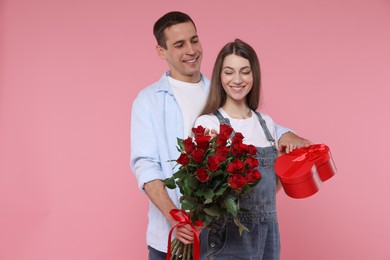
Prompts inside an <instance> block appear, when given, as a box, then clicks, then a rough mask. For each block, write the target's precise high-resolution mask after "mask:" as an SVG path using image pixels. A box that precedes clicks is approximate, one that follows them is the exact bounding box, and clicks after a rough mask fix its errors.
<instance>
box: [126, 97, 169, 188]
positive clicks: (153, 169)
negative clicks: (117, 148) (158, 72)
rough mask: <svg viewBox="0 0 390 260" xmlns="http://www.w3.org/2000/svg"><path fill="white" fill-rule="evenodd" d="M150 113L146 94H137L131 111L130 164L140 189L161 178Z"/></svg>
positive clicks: (155, 138)
mask: <svg viewBox="0 0 390 260" xmlns="http://www.w3.org/2000/svg"><path fill="white" fill-rule="evenodd" d="M151 113H152V109H151V106H150V102H149V100H148V98H147V96H145V95H144V96H142V95H139V96H138V97H137V98H136V99H135V100H134V103H133V106H132V111H131V130H130V147H131V151H130V166H131V169H132V172H133V174H134V175H135V177H136V179H137V182H138V187H139V188H140V189H141V190H143V188H144V184H145V183H147V182H149V181H152V180H155V179H163V173H162V168H161V162H160V159H159V156H158V147H157V137H156V133H155V131H154V128H153V120H152V119H153V118H152V114H151Z"/></svg>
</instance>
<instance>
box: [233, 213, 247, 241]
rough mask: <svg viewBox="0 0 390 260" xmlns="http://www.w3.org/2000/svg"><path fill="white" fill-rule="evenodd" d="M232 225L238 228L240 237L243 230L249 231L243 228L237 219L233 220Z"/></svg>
mask: <svg viewBox="0 0 390 260" xmlns="http://www.w3.org/2000/svg"><path fill="white" fill-rule="evenodd" d="M234 223H235V224H236V225H237V227H238V233H240V236H241V235H242V232H243V231H244V230H245V231H247V232H250V231H249V229H248V228H247V227H246V226H244V225H243V224H242V223H241V222H240V220H239V219H238V218H237V217H235V218H234Z"/></svg>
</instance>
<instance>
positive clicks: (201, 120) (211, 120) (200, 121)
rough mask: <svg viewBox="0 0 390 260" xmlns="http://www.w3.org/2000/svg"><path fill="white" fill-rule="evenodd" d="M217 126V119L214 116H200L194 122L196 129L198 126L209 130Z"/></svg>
mask: <svg viewBox="0 0 390 260" xmlns="http://www.w3.org/2000/svg"><path fill="white" fill-rule="evenodd" d="M217 124H218V118H217V117H216V116H215V115H214V114H206V115H201V116H199V117H198V118H197V119H196V120H195V124H194V126H195V127H197V126H199V125H201V126H203V127H206V128H210V127H215V125H217Z"/></svg>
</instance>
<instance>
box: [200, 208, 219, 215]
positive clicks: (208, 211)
mask: <svg viewBox="0 0 390 260" xmlns="http://www.w3.org/2000/svg"><path fill="white" fill-rule="evenodd" d="M203 210H204V212H206V214H207V215H209V216H212V217H219V216H221V213H220V212H219V211H218V209H217V208H204V209H203Z"/></svg>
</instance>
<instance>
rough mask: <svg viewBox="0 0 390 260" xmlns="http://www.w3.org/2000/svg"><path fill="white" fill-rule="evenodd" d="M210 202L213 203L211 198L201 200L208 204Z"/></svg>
mask: <svg viewBox="0 0 390 260" xmlns="http://www.w3.org/2000/svg"><path fill="white" fill-rule="evenodd" d="M210 203H213V200H212V199H207V200H205V201H204V202H203V204H210Z"/></svg>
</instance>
